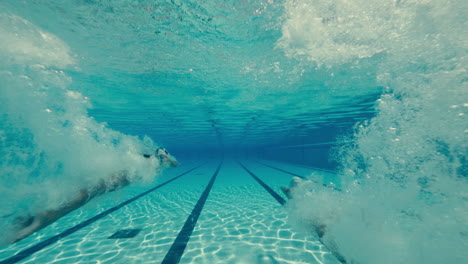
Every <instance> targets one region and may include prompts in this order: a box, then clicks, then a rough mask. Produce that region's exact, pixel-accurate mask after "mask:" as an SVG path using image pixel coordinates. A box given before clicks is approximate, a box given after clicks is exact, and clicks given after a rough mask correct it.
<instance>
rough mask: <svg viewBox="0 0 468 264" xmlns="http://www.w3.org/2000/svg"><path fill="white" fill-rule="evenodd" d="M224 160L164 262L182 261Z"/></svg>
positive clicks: (163, 263)
mask: <svg viewBox="0 0 468 264" xmlns="http://www.w3.org/2000/svg"><path fill="white" fill-rule="evenodd" d="M222 164H223V163H222V162H221V163H220V164H219V166H218V168H217V169H216V171H215V173H214V174H213V176H212V177H211V179H210V182H209V183H208V185H207V186H206V188H205V190H204V191H203V193H202V195H201V196H200V199H198V202H197V204H196V205H195V207H194V208H193V210H192V213H190V215H189V216H188V218H187V220H186V221H185V224H184V226H183V227H182V229H181V230H180V232H179V234H178V235H177V237H176V239H175V241H174V243H173V244H172V246H171V248H170V249H169V251H168V252H167V254H166V257H164V260H163V261H162V264H177V263H179V261H180V258H181V257H182V255H183V254H184V251H185V248H186V246H187V243H188V241H189V240H190V236H191V235H192V232H193V229H194V228H195V225H196V224H197V221H198V218H199V216H200V213H201V211H202V210H203V206H204V205H205V202H206V199H207V198H208V195H209V194H210V191H211V188H213V184H214V181H215V180H216V177H217V176H218V173H219V170H220V169H221V166H222Z"/></svg>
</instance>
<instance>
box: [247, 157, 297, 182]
mask: <svg viewBox="0 0 468 264" xmlns="http://www.w3.org/2000/svg"><path fill="white" fill-rule="evenodd" d="M255 162H257V163H259V164H262V165H263V166H266V167H270V168H272V169H275V170H277V171H281V172H284V173H287V174H290V175H293V176H297V177H299V178H302V179H305V178H306V177H304V176H302V175H299V174H296V173H293V172H290V171H286V170H283V169H280V168H277V167H274V166H271V165H268V164H265V163H263V162H260V161H258V160H256V161H255Z"/></svg>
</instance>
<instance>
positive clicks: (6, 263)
mask: <svg viewBox="0 0 468 264" xmlns="http://www.w3.org/2000/svg"><path fill="white" fill-rule="evenodd" d="M205 164H206V163H204V164H202V165H199V166H196V167H194V168H192V169H190V170H188V171H186V172H184V173H182V174H180V175H178V176H176V177H174V178H172V179H170V180H168V181H166V182H163V183H161V184H159V185H157V186H155V187H153V188H151V189H149V190H147V191H145V192H143V193H141V194H139V195H137V196H135V197H133V198H130V199H128V200H127V201H125V202H122V203H121V204H119V205H117V206H114V207H112V208H110V209H108V210H106V211H104V212H102V213H100V214H98V215H96V216H94V217H92V218H90V219H88V220H86V221H84V222H81V223H79V224H78V225H76V226H74V227H71V228H69V229H67V230H65V231H63V232H62V233H60V234H58V235H55V236H53V237H50V238H48V239H46V240H44V241H42V242H39V243H37V244H36V245H34V246H31V247H29V248H27V249H25V250H22V251H20V252H18V253H17V254H15V255H13V256H12V257H10V258H7V259H5V260H2V261H0V264H12V263H16V262H18V261H21V260H23V259H25V258H27V257H29V256H31V255H32V254H34V253H36V252H38V251H40V250H42V249H44V248H46V247H47V246H50V245H51V244H53V243H55V242H57V241H59V240H60V239H62V238H64V237H67V236H69V235H71V234H73V233H75V232H76V231H78V230H80V229H82V228H84V227H86V226H88V225H90V224H92V223H94V222H96V221H97V220H99V219H101V218H103V217H105V216H107V215H109V214H111V213H113V212H115V211H117V210H119V209H120V208H122V207H124V206H126V205H127V204H129V203H131V202H134V201H136V200H138V199H140V198H141V197H143V196H145V195H147V194H149V193H151V192H153V191H155V190H157V189H159V188H161V187H163V186H164V185H166V184H169V183H171V182H172V181H175V180H176V179H178V178H180V177H182V176H184V175H186V174H188V173H190V172H192V171H194V170H196V169H198V168H200V167H201V166H203V165H205Z"/></svg>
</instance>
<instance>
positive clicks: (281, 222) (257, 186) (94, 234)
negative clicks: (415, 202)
mask: <svg viewBox="0 0 468 264" xmlns="http://www.w3.org/2000/svg"><path fill="white" fill-rule="evenodd" d="M200 165H201V166H200ZM198 166H199V167H198ZM242 166H244V167H245V168H246V169H247V170H248V171H250V172H251V173H252V174H253V175H254V176H252V175H251V174H249V172H248V171H247V170H246V169H244V168H243V167H242ZM194 168H195V169H194ZM192 169H193V170H192ZM187 172H188V173H187ZM312 172H314V173H315V176H317V175H319V177H324V178H326V177H333V176H332V175H331V174H328V173H326V172H318V171H316V170H313V169H311V168H306V167H299V166H297V165H292V164H286V163H279V162H273V161H261V162H257V161H252V160H250V161H241V162H237V161H235V160H224V161H222V162H221V161H219V160H217V161H215V160H209V161H197V162H187V163H186V164H182V165H181V166H179V167H178V168H175V169H170V170H167V171H166V172H165V173H164V175H162V176H161V177H160V178H159V179H158V181H157V183H156V184H155V186H157V187H156V188H154V189H153V188H151V187H148V186H132V187H128V188H126V189H124V190H121V191H120V192H116V193H109V194H106V195H104V196H102V197H99V198H96V199H94V200H92V201H91V202H90V203H89V204H87V205H85V206H84V207H82V208H80V209H78V210H76V211H74V212H72V213H70V214H69V215H67V216H65V217H63V218H62V219H60V220H59V221H57V222H55V223H54V224H52V225H50V226H48V227H46V228H44V229H43V230H41V231H39V232H36V233H35V234H33V235H31V236H29V237H27V238H26V239H24V240H22V241H20V242H18V243H16V244H13V245H9V246H6V247H3V248H0V264H6V263H54V264H58V263H163V264H164V263H169V264H170V263H197V264H198V263H207V264H213V263H246V264H256V263H327V264H328V263H330V264H332V263H340V262H339V261H338V260H337V259H336V258H335V257H334V256H333V255H332V254H331V253H330V252H328V250H327V249H326V247H324V246H323V245H322V244H321V243H320V242H319V241H318V240H317V237H316V236H314V235H313V234H310V233H307V232H304V231H303V230H296V229H295V228H294V227H292V226H291V225H290V224H289V223H288V219H287V213H286V210H285V209H284V207H283V206H282V204H281V201H286V197H284V195H283V194H282V193H281V191H280V186H282V185H288V184H289V181H290V179H291V177H292V175H293V174H297V175H303V176H309V175H310V174H311V173H312ZM183 173H185V174H183ZM181 174H183V175H182V176H180V175H181ZM177 176H180V177H178V178H176V179H175V180H172V181H170V182H167V181H169V180H171V179H174V178H175V177H177ZM255 177H256V178H257V179H255ZM163 183H165V184H164V185H162V186H158V185H160V184H163ZM268 188H271V189H270V190H268ZM150 189H153V190H150ZM148 190H150V191H148ZM144 192H147V193H145V194H143V195H140V194H142V193H144ZM138 195H140V196H138ZM275 195H276V197H275ZM129 199H133V200H130V201H129ZM119 205H120V206H119ZM116 206H117V207H116ZM311 206H313V205H311ZM96 216H97V217H96Z"/></svg>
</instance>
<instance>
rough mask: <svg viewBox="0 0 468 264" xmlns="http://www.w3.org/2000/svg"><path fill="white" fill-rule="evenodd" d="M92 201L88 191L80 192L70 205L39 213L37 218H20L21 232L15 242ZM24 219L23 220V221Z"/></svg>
mask: <svg viewBox="0 0 468 264" xmlns="http://www.w3.org/2000/svg"><path fill="white" fill-rule="evenodd" d="M89 200H90V193H89V192H88V191H87V190H84V189H83V190H80V193H79V194H78V195H77V196H76V197H75V199H73V200H72V201H70V202H69V203H67V204H65V205H63V206H62V207H59V208H58V209H55V210H46V211H43V212H40V213H38V214H37V215H35V216H29V217H20V218H19V221H22V222H21V223H19V227H20V230H19V231H18V232H17V234H16V237H15V239H14V241H13V242H18V241H20V240H22V239H23V238H25V237H27V236H29V235H30V234H32V233H34V232H36V231H39V230H41V229H42V228H44V227H46V226H48V225H50V224H52V223H53V222H55V221H57V220H58V219H59V218H61V217H63V216H65V215H67V214H68V213H70V212H71V211H73V210H76V209H77V208H79V207H81V206H83V205H84V204H86V203H87V202H88V201H89ZM21 219H23V220H21Z"/></svg>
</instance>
